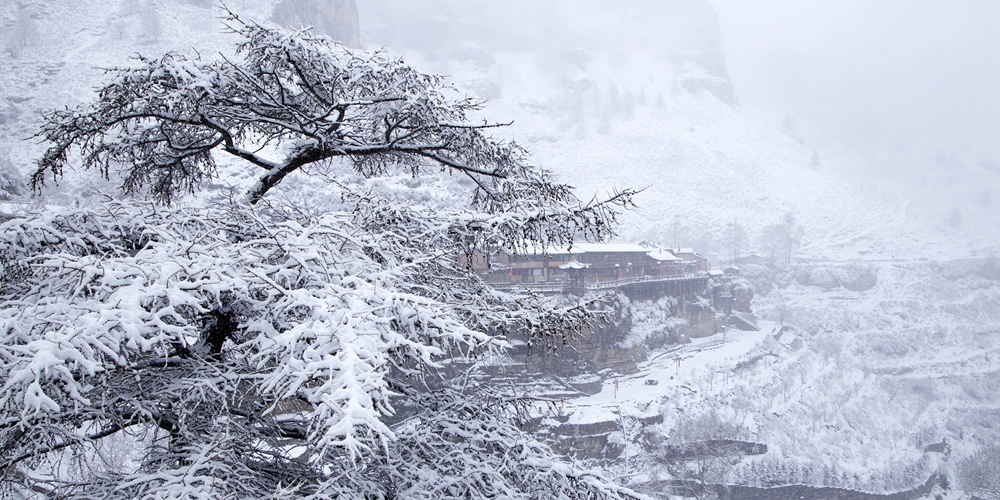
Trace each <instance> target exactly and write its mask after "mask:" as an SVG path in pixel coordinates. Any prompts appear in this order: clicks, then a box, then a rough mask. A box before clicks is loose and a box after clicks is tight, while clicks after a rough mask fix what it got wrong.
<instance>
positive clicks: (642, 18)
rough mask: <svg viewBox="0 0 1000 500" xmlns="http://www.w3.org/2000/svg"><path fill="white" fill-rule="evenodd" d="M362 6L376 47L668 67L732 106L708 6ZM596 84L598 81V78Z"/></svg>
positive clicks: (529, 2) (582, 64) (463, 57)
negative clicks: (512, 54) (520, 53)
mask: <svg viewBox="0 0 1000 500" xmlns="http://www.w3.org/2000/svg"><path fill="white" fill-rule="evenodd" d="M286 1H287V0H286ZM358 7H359V8H360V10H361V13H362V16H363V17H364V23H365V26H364V31H365V37H366V40H369V41H370V43H371V44H372V45H375V46H390V47H392V48H394V49H398V50H400V51H403V52H412V51H414V50H416V51H420V52H422V53H423V54H424V55H425V56H427V57H428V59H433V60H452V61H471V62H474V63H475V64H476V65H478V66H480V67H483V68H488V67H489V66H490V65H491V64H492V59H493V56H494V55H496V54H499V53H517V52H522V53H525V52H526V53H533V54H535V55H536V56H537V57H538V58H539V64H541V65H543V66H553V68H551V69H552V70H553V71H556V70H557V69H558V68H559V67H562V66H568V67H570V68H571V69H573V70H583V71H585V72H586V71H587V70H588V66H590V64H589V63H590V62H592V61H600V60H609V61H610V62H611V64H612V65H613V66H614V67H615V69H616V70H622V71H626V72H627V71H629V70H628V68H626V66H628V65H629V64H630V63H635V64H636V65H639V64H642V63H639V62H638V61H640V60H642V61H648V62H650V63H652V64H655V65H658V66H664V67H670V68H672V69H670V70H668V72H669V73H671V74H672V75H673V78H672V80H673V81H672V82H663V83H664V84H667V85H669V84H671V83H672V86H673V89H672V90H679V91H683V92H689V93H698V92H701V91H707V92H708V93H710V94H712V95H713V96H715V97H716V98H718V99H719V100H721V101H722V102H725V103H726V104H728V105H730V106H732V107H736V106H738V103H737V100H736V95H735V92H734V91H733V86H732V83H731V82H730V80H729V74H728V72H727V70H726V64H725V59H724V57H723V55H722V51H721V35H720V26H719V19H718V16H717V15H716V12H715V8H714V7H713V6H712V4H711V3H710V2H709V1H708V0H656V1H649V0H619V1H617V2H607V1H606V0H572V1H570V0H549V1H546V2H537V1H534V0H507V1H505V2H491V1H487V0H462V1H459V0H408V1H407V2H406V3H405V4H400V3H399V2H394V1H393V0H359V6H358ZM633 69H634V68H633ZM635 71H638V72H639V73H647V72H648V68H646V69H637V70H635ZM566 76H567V75H558V76H557V78H563V77H566ZM590 76H591V77H593V76H594V75H590ZM569 77H574V76H573V75H572V74H570V75H569ZM643 77H644V78H645V75H643ZM597 81H598V83H601V84H603V83H604V81H603V75H602V77H601V78H600V79H598V80H597ZM644 81H645V82H646V83H645V84H647V85H649V84H650V82H648V79H647V80H644ZM664 86H666V85H664ZM654 96H655V94H654Z"/></svg>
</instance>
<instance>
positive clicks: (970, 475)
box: [958, 444, 1000, 500]
mask: <svg viewBox="0 0 1000 500" xmlns="http://www.w3.org/2000/svg"><path fill="white" fill-rule="evenodd" d="M958 480H959V485H960V486H961V487H962V489H964V490H965V491H966V492H967V493H971V494H973V495H976V496H978V497H981V498H985V499H987V500H996V499H998V498H1000V446H997V445H995V444H994V445H990V446H985V447H983V448H982V449H980V450H978V451H976V452H975V453H973V454H972V455H970V456H968V457H966V458H965V459H964V460H962V461H961V462H959V464H958Z"/></svg>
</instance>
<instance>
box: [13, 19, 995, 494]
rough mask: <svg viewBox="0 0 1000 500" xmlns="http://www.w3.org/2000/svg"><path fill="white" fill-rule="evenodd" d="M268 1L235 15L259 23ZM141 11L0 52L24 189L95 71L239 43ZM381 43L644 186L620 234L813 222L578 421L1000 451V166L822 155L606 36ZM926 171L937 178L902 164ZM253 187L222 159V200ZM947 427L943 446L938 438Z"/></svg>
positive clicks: (880, 473) (847, 450)
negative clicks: (742, 310) (712, 420)
mask: <svg viewBox="0 0 1000 500" xmlns="http://www.w3.org/2000/svg"><path fill="white" fill-rule="evenodd" d="M271 3H272V2H270V1H269V0H245V1H243V2H231V4H232V5H230V7H232V8H234V9H237V10H240V11H241V12H242V13H243V15H245V16H250V17H253V16H257V17H258V18H263V19H266V18H267V16H268V12H269V9H270V7H271ZM128 4H129V3H128V2H125V3H122V2H119V1H118V0H80V1H76V2H46V3H43V4H41V6H40V7H39V9H40V14H39V15H38V19H37V34H36V35H35V38H34V40H33V41H32V42H31V43H30V44H28V45H26V46H24V47H23V48H19V49H18V50H17V51H13V52H16V54H13V53H12V51H7V52H4V53H3V54H0V65H2V67H4V68H6V69H7V70H6V71H3V72H0V93H2V95H0V117H2V119H0V167H3V168H4V169H6V172H8V174H7V175H8V176H10V175H13V176H15V177H16V176H17V175H18V173H19V175H20V176H21V179H24V178H26V176H27V175H28V174H29V173H30V169H31V163H32V160H33V159H34V158H37V157H38V155H39V154H40V152H41V150H42V147H43V145H40V144H38V143H37V141H33V140H25V139H26V138H29V137H30V136H31V135H32V134H33V133H34V130H35V129H36V127H37V125H38V123H39V118H38V113H39V112H40V111H44V110H49V109H56V108H60V107H63V106H68V105H74V104H77V103H79V102H82V101H84V100H87V99H89V98H90V97H91V96H92V89H93V88H94V87H95V86H97V85H98V84H99V82H100V81H101V75H102V71H101V68H106V67H110V66H113V65H119V64H126V63H127V58H128V57H129V56H130V55H132V54H134V53H135V52H141V53H144V54H158V53H161V52H163V51H165V50H171V49H174V50H183V51H186V50H191V47H199V48H202V47H208V49H205V53H206V54H208V53H212V52H213V51H215V50H222V51H229V50H230V46H231V44H232V40H231V39H230V38H228V37H227V35H226V34H225V33H223V31H222V29H221V24H220V21H219V20H218V14H219V12H213V13H211V14H209V13H208V11H207V8H205V7H199V6H197V5H193V4H190V3H188V2H183V1H176V2H167V1H163V2H159V3H156V4H151V5H153V7H151V8H153V9H156V11H157V12H156V14H155V15H156V18H157V22H158V23H159V28H157V29H158V33H159V34H158V35H157V36H155V37H152V36H148V29H149V27H148V26H145V27H144V23H147V22H148V21H145V20H144V19H145V18H148V16H149V13H148V12H146V13H144V12H141V11H136V10H135V9H133V10H128V9H127V8H126V6H127V5H128ZM378 4H379V3H378V2H367V3H366V2H365V1H359V6H360V7H361V9H360V10H361V26H362V40H363V42H364V43H365V44H366V45H367V46H369V47H375V48H377V47H382V46H383V45H384V43H380V41H379V39H378V33H379V30H378V29H375V28H376V27H378V26H380V25H379V24H378V22H383V23H389V22H390V21H392V19H390V20H388V21H387V20H384V19H383V20H381V21H380V19H381V18H379V17H378V13H377V12H374V11H373V10H374V8H375V7H376V6H377V5H378ZM143 5H145V4H143ZM168 6H169V8H167V7H168ZM0 16H2V17H0V20H2V21H3V22H4V23H5V25H10V24H12V23H13V22H15V20H16V17H17V7H16V5H15V4H14V3H13V2H7V3H5V4H3V5H2V11H0ZM366 16H367V17H366ZM393 22H395V21H393ZM56 33H57V34H58V36H53V34H56ZM386 50H387V51H389V52H390V53H392V54H401V55H405V58H406V61H407V62H408V63H410V64H412V65H414V66H416V67H418V68H420V69H421V70H424V71H428V72H437V73H441V74H445V75H448V76H449V78H450V79H451V80H452V81H453V82H454V83H455V86H456V88H457V89H458V92H459V93H467V94H469V95H472V96H481V97H484V98H487V100H488V103H487V106H486V108H485V110H484V111H482V116H480V117H475V118H477V119H478V118H485V119H487V120H490V121H496V122H510V121H512V122H513V124H512V125H511V126H510V127H507V128H505V129H503V130H502V131H501V132H499V133H502V134H503V136H505V137H509V138H511V139H515V140H517V141H518V142H519V143H521V144H523V145H524V146H526V147H527V148H528V149H529V150H530V151H531V152H532V154H533V156H532V160H533V161H534V162H535V163H537V164H539V165H542V166H544V167H546V168H548V169H551V170H553V171H554V172H556V173H557V174H558V175H559V176H560V178H562V179H564V180H566V181H567V182H569V183H571V184H573V185H574V186H575V187H576V188H577V190H578V194H579V196H580V197H581V198H585V199H589V198H590V197H591V196H593V195H595V194H596V195H598V196H600V195H604V194H606V193H608V192H611V191H612V190H613V189H614V188H623V187H632V188H643V189H644V191H643V192H642V194H641V195H640V196H639V197H638V198H637V202H638V204H639V206H638V207H637V208H636V209H634V210H631V211H629V212H628V213H626V214H625V215H624V216H623V217H622V218H621V223H622V225H621V228H620V240H621V241H631V242H638V241H640V240H646V241H650V242H657V243H660V244H663V245H674V244H683V245H684V246H691V247H695V248H698V249H700V250H701V251H703V252H704V253H706V254H708V255H709V257H710V258H711V259H712V261H713V263H715V264H718V263H719V262H724V261H725V260H726V259H728V254H727V250H726V245H725V243H724V241H723V234H724V233H725V230H726V228H727V225H728V224H730V223H733V222H737V223H739V224H740V225H742V226H744V227H745V228H747V232H748V233H749V234H751V235H753V234H757V233H759V231H760V230H761V229H763V228H764V227H765V226H767V225H770V224H776V223H778V222H779V221H780V220H781V218H782V217H783V216H784V215H785V214H786V213H792V214H794V216H795V219H796V221H797V222H798V223H799V224H800V225H801V227H802V229H803V238H802V246H801V247H800V248H799V250H798V252H797V253H796V255H795V257H794V259H793V261H792V263H791V264H790V265H787V266H780V267H779V268H778V269H771V268H768V267H764V266H746V267H745V269H744V276H745V277H746V278H747V279H748V280H749V281H750V282H751V283H753V285H754V287H755V292H756V295H755V299H754V301H753V304H752V305H753V309H754V311H755V313H756V315H757V316H758V317H759V318H760V330H759V331H756V332H741V331H734V330H730V331H729V332H727V333H726V334H724V335H723V334H717V335H714V336H711V337H707V338H700V339H694V340H693V342H691V343H689V344H684V345H680V346H677V345H675V346H666V347H662V348H658V349H655V350H650V351H649V352H647V360H646V361H643V362H641V363H640V364H639V366H638V368H639V371H638V372H637V373H633V374H628V375H617V376H612V377H608V378H607V379H606V380H605V381H604V386H603V389H602V390H601V392H599V393H598V394H594V395H590V396H580V397H577V398H572V399H568V400H566V401H565V403H564V406H563V408H561V411H563V412H564V414H565V415H567V416H568V419H569V422H571V423H584V422H596V421H607V420H615V419H623V418H626V417H647V416H650V415H654V414H657V413H659V414H662V415H663V416H664V420H663V423H662V424H658V425H659V429H660V432H662V433H663V434H664V435H669V433H670V429H671V425H672V423H675V422H676V421H678V420H679V419H681V418H684V417H685V416H690V415H697V414H707V413H713V412H714V413H715V414H717V415H719V416H720V418H724V419H727V420H728V421H732V422H738V423H739V425H740V427H741V428H742V429H744V432H745V437H746V440H748V441H754V442H760V443H766V444H767V446H768V452H767V453H766V454H764V455H760V456H753V457H747V458H745V459H744V462H743V464H742V466H741V467H744V468H749V467H751V466H753V465H754V462H755V461H756V462H759V464H758V466H759V465H761V464H764V463H766V464H769V465H768V466H770V467H784V469H785V470H793V471H805V470H811V471H822V470H824V468H826V469H830V468H833V469H835V470H836V471H837V474H838V475H839V477H846V478H848V479H847V481H846V482H842V483H843V485H844V486H848V487H856V488H858V489H864V490H868V491H876V492H884V491H896V490H901V489H906V488H909V487H913V486H916V485H917V484H922V483H923V481H924V480H926V478H927V477H928V476H929V475H930V474H931V473H933V472H934V471H937V470H948V469H949V467H952V466H953V464H954V463H955V462H956V461H957V460H958V459H960V458H961V457H963V456H966V455H968V454H969V453H971V452H973V451H974V450H976V449H977V448H978V447H979V446H982V445H983V444H987V443H994V442H997V441H998V440H1000V425H997V424H998V423H1000V418H998V417H1000V260H997V259H996V258H994V257H993V256H994V255H995V254H996V253H997V252H998V250H1000V225H998V224H997V223H996V221H998V220H1000V176H998V175H997V174H996V173H993V172H991V171H988V170H986V169H985V168H983V167H981V166H980V165H979V164H978V163H977V160H978V159H977V158H973V157H971V156H968V155H965V154H964V153H962V152H961V150H956V151H955V152H951V151H949V152H946V154H942V155H939V156H937V157H934V158H930V159H927V158H925V157H923V156H919V157H918V156H907V155H905V154H903V153H898V152H893V151H888V150H885V151H883V150H866V151H863V152H862V151H859V150H857V149H854V148H852V147H851V146H850V145H846V144H836V143H826V144H822V145H817V144H810V143H809V142H807V141H803V140H801V139H800V138H799V137H795V136H794V135H793V134H789V133H788V131H787V130H782V129H781V126H780V123H779V122H778V120H766V119H762V118H760V117H754V116H750V115H749V114H747V113H743V112H741V111H740V110H739V109H737V108H734V107H733V106H731V105H729V104H726V103H724V102H722V101H720V100H719V99H718V98H716V97H715V96H713V95H712V94H711V93H709V92H707V91H700V92H690V91H686V90H683V89H681V88H679V87H678V86H677V85H675V84H674V81H675V79H676V78H677V77H678V75H679V74H681V73H682V72H685V71H687V72H690V71H692V70H691V68H686V67H676V66H673V65H671V64H668V63H664V62H663V61H662V60H660V59H657V58H656V57H655V55H654V54H652V53H651V52H650V53H647V52H643V51H642V50H637V51H636V52H635V53H630V54H627V56H622V55H621V54H618V53H613V51H610V50H609V51H604V50H602V49H601V47H600V46H590V47H587V48H586V52H587V53H588V59H587V62H586V64H578V63H577V62H573V61H571V60H569V59H567V58H560V57H558V54H559V52H558V51H557V50H552V51H548V52H541V51H528V50H517V49H510V50H507V51H495V52H493V53H492V55H491V56H492V60H491V62H490V63H489V64H483V63H482V62H481V61H476V60H470V59H463V58H448V57H444V56H441V55H440V54H432V53H425V52H421V50H420V49H419V48H413V47H406V46H399V47H396V46H387V47H386ZM554 54H555V55H554ZM612 87H613V89H614V90H612ZM497 89H499V90H497ZM737 90H738V89H737ZM612 91H613V92H615V93H616V95H619V96H624V95H626V92H627V93H628V95H630V96H631V97H630V99H633V102H634V106H633V107H632V108H630V110H629V111H628V113H627V114H626V113H622V112H616V111H614V110H612V111H609V110H608V108H607V106H608V105H609V104H608V103H609V99H610V98H609V97H608V96H609V95H610V93H611V92H612ZM817 157H818V158H819V159H820V161H815V160H816V158H817ZM914 164H920V165H921V166H922V168H921V171H922V172H925V173H923V174H920V175H919V176H908V175H906V174H905V172H906V171H907V170H906V169H907V166H909V165H914ZM10 172H14V174H10ZM92 179H93V177H92V176H87V175H82V174H80V175H76V176H74V175H70V176H68V177H67V179H66V181H65V182H63V183H62V184H61V185H60V186H59V187H58V188H55V189H53V190H52V191H50V192H48V193H47V194H46V198H44V199H39V198H33V199H30V200H29V201H26V202H24V203H11V204H9V205H8V206H7V207H6V208H7V210H12V211H30V210H32V209H33V207H36V206H37V205H38V204H40V203H45V204H49V205H59V204H86V203H88V200H92V199H94V198H96V196H95V195H96V193H100V192H105V191H108V190H109V189H111V186H110V185H106V184H102V183H101V182H98V181H93V180H92ZM404 181H405V179H404ZM248 182H250V179H249V178H246V177H243V174H241V173H240V171H239V170H238V169H233V170H227V169H226V168H225V166H223V168H222V170H221V177H220V179H219V180H218V182H217V185H216V186H215V190H216V192H218V193H220V194H222V193H225V192H228V188H229V187H230V186H237V187H238V186H242V185H244V184H245V183H248ZM358 182H360V181H358ZM379 182H383V183H385V185H386V186H388V187H390V188H393V189H398V190H400V192H401V193H403V194H408V195H410V196H413V197H414V199H416V200H418V203H426V204H433V203H445V202H452V201H453V200H452V198H451V195H446V194H443V193H442V192H441V190H442V189H445V188H447V187H448V186H449V185H450V183H451V182H452V181H450V180H448V179H444V180H441V181H434V182H432V181H425V182H423V183H409V184H408V183H406V182H403V181H400V182H398V183H393V182H392V181H391V180H387V181H379ZM282 189H283V190H284V191H283V192H284V193H285V195H286V196H288V197H290V198H295V197H303V198H308V197H310V196H312V195H313V194H314V193H316V192H317V190H318V189H319V188H317V187H316V186H313V185H309V184H308V183H306V182H305V181H303V180H301V179H298V180H293V179H289V182H287V183H286V184H285V185H284V186H282ZM990 193H993V195H992V199H993V201H991V196H990ZM956 214H958V217H956ZM747 251H748V252H749V251H753V248H752V246H751V248H749V249H747ZM863 274H864V275H868V276H872V277H874V278H875V279H874V283H872V284H870V285H871V286H862V287H858V286H853V285H851V284H852V283H855V282H857V278H858V276H860V275H863ZM845 284H847V285H848V286H846V287H845V286H844V285H845ZM849 288H850V289H849ZM634 319H635V321H636V322H637V323H636V326H635V327H636V328H641V327H642V326H643V321H645V322H647V323H649V322H654V323H655V322H658V321H660V322H662V321H666V318H664V317H662V315H657V314H653V313H650V314H647V315H646V316H644V317H638V316H637V317H636V318H634ZM647 326H648V325H647ZM779 332H780V335H779ZM647 381H655V382H656V383H655V385H651V384H648V383H647ZM622 439H624V440H625V442H626V448H625V452H624V457H625V458H624V459H623V460H619V461H616V462H613V463H611V464H610V465H607V464H606V466H607V467H608V468H609V469H608V471H607V472H609V473H610V474H612V475H618V476H622V475H627V474H639V475H641V474H644V472H643V471H638V472H636V471H626V470H624V468H627V467H628V463H629V461H628V458H629V457H630V456H631V457H634V456H635V455H636V454H639V453H642V449H641V448H640V447H639V446H638V445H637V444H631V443H633V441H632V440H631V437H630V436H627V435H626V436H622ZM942 440H946V441H947V443H948V445H949V446H950V453H948V454H944V453H935V452H925V451H924V448H925V447H926V446H927V445H929V444H933V443H938V442H941V441H942ZM737 472H739V471H737ZM795 474H798V475H799V476H809V477H799V479H798V480H799V481H800V482H806V483H817V482H821V481H822V474H821V473H815V472H813V473H811V475H810V474H806V473H798V472H792V473H789V475H792V476H794V475H795ZM737 475H738V474H737ZM817 476H818V477H817Z"/></svg>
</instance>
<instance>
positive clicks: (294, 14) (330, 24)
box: [272, 0, 361, 48]
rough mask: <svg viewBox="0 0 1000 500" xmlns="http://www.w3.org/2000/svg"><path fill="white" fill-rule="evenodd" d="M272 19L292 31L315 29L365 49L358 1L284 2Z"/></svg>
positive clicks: (296, 0)
mask: <svg viewBox="0 0 1000 500" xmlns="http://www.w3.org/2000/svg"><path fill="white" fill-rule="evenodd" d="M272 19H273V20H274V21H275V22H276V23H279V24H281V25H283V26H286V27H289V28H302V27H307V26H312V27H313V28H314V29H315V31H316V33H317V34H319V35H326V36H329V37H330V38H333V39H334V40H337V41H338V42H340V43H343V44H344V45H346V46H348V47H351V48H359V47H360V46H361V35H360V28H359V22H358V6H357V4H356V3H355V1H354V0H283V1H282V2H280V3H278V4H277V5H275V7H274V14H273V16H272Z"/></svg>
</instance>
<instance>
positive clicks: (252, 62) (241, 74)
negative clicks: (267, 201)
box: [32, 15, 571, 213]
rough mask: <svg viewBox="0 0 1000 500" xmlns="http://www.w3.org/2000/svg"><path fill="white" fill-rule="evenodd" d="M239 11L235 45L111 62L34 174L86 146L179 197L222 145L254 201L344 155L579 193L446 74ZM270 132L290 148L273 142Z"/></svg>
mask: <svg viewBox="0 0 1000 500" xmlns="http://www.w3.org/2000/svg"><path fill="white" fill-rule="evenodd" d="M228 25H229V27H230V29H231V30H232V31H233V32H234V33H235V34H236V35H237V36H239V37H241V38H242V39H243V41H242V42H240V43H239V44H238V45H237V54H236V56H235V58H232V59H230V58H226V57H223V56H221V55H220V56H218V57H217V58H216V59H214V60H210V61H206V60H202V59H201V56H200V55H198V54H196V55H194V56H189V55H186V54H182V53H176V52H171V53H167V54H165V55H163V56H161V57H158V58H148V57H139V58H138V59H137V60H136V64H135V65H134V66H133V67H128V68H118V69H114V70H111V71H110V76H111V78H110V81H109V82H108V83H107V84H106V85H105V86H104V87H103V88H101V89H100V91H99V92H98V96H97V99H96V100H95V101H94V102H92V103H91V104H88V105H83V106H81V107H79V108H77V109H67V110H62V111H56V112H53V113H50V114H48V115H46V122H45V125H44V127H43V129H42V130H41V131H40V132H39V133H38V136H39V137H41V138H43V139H44V140H46V141H48V142H49V143H51V147H50V148H49V149H48V150H47V151H46V153H45V155H44V156H43V158H42V159H41V160H40V161H39V162H38V168H37V170H36V171H35V173H34V175H33V177H32V185H33V186H34V188H35V189H36V190H37V189H39V188H41V187H42V186H43V185H44V183H45V180H46V176H52V177H53V178H58V177H59V176H61V175H63V173H64V171H65V168H66V167H67V166H68V165H70V164H71V158H72V157H73V154H72V153H73V151H77V150H78V151H79V153H80V155H81V156H82V164H83V166H84V167H85V168H87V169H96V170H98V171H100V172H101V173H102V174H103V175H104V176H105V177H110V176H111V173H112V172H118V173H120V174H121V178H122V188H123V190H124V191H126V192H127V193H145V194H147V195H149V196H151V197H152V198H153V199H156V200H158V201H160V202H164V203H169V202H170V201H171V200H172V199H173V198H174V197H175V196H176V195H178V194H180V193H183V192H193V191H195V190H197V189H198V188H199V187H200V186H201V184H202V183H203V182H205V181H206V180H208V179H209V178H211V177H212V176H213V175H214V174H215V169H216V163H215V158H214V157H213V151H216V150H219V151H224V152H226V153H228V154H230V155H233V156H235V157H237V158H240V159H242V160H244V161H245V162H246V163H247V165H248V166H250V167H251V168H252V169H253V170H255V172H256V175H257V181H256V183H255V184H254V186H253V187H252V188H251V189H250V191H249V193H247V197H248V200H249V201H250V203H257V202H258V201H259V200H260V199H261V198H262V197H263V196H264V195H265V194H266V193H267V192H268V191H269V190H270V189H271V188H273V187H274V186H275V185H277V184H278V183H279V182H281V181H282V179H284V178H285V176H287V175H288V174H290V173H292V172H295V171H297V170H299V169H300V168H301V167H303V166H306V165H309V164H312V163H316V162H322V161H326V160H329V159H331V158H337V157H341V158H346V159H348V160H349V161H350V162H351V163H352V164H353V165H354V168H355V169H356V170H357V171H358V172H360V173H363V174H364V175H367V176H377V175H382V174H385V173H387V172H389V171H399V170H402V171H405V172H411V173H412V174H414V175H417V174H418V173H420V172H422V171H424V170H425V169H426V168H427V167H429V166H438V167H443V168H446V169H450V170H452V171H455V172H458V173H460V174H462V175H466V176H468V177H469V178H471V179H472V180H474V181H475V183H476V185H477V189H476V194H475V201H476V203H477V204H479V205H480V206H481V207H483V208H485V209H486V211H488V212H493V213H496V212H497V211H499V210H500V209H502V208H505V207H509V206H511V205H512V204H517V203H518V200H517V198H518V195H519V194H523V193H525V192H532V193H533V196H534V197H535V198H536V199H537V201H539V202H542V201H545V202H556V203H561V202H565V201H566V200H567V199H569V198H570V197H571V195H570V194H569V191H568V188H567V187H566V186H562V185H559V184H557V183H554V182H553V181H552V180H551V179H550V178H549V176H548V174H545V173H543V172H541V171H539V170H538V169H536V168H534V167H531V166H529V165H528V164H527V163H526V161H527V154H526V152H525V151H524V150H523V149H521V148H520V147H519V146H518V145H516V144H514V143H509V142H504V141H501V140H497V139H494V138H493V137H491V136H489V135H487V129H490V128H492V127H496V126H499V125H500V124H491V123H481V124H476V123H471V122H469V120H468V117H467V114H466V113H467V112H469V111H471V110H477V109H480V103H479V102H476V101H474V100H470V99H457V100H456V99H451V98H449V97H448V96H447V93H448V90H449V87H448V86H447V84H446V83H445V82H444V80H443V79H442V78H441V77H439V76H435V75H428V74H423V73H420V72H419V71H417V70H415V69H413V68H411V67H410V66H407V65H406V64H404V63H403V61H402V60H400V59H390V58H387V57H386V56H385V55H384V54H382V53H380V52H374V53H368V52H363V51H352V50H348V49H346V48H345V47H343V46H341V45H339V44H337V43H335V42H333V41H330V40H328V39H325V38H318V37H312V36H310V35H309V33H308V32H296V33H288V32H284V31H280V30H275V29H271V28H267V27H263V26H260V25H257V24H253V23H246V22H243V21H242V20H241V19H239V18H238V17H236V16H235V15H231V16H230V18H229V20H228ZM265 146H274V147H277V148H278V151H281V152H283V153H282V154H283V155H284V156H283V157H282V158H281V159H280V160H277V161H272V160H269V159H267V158H264V157H262V156H260V155H259V154H258V151H260V150H261V148H262V147H265Z"/></svg>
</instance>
